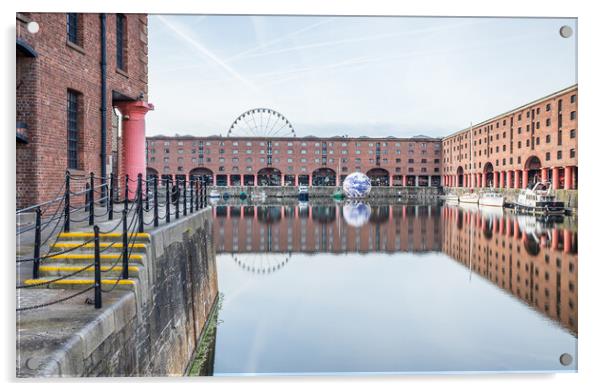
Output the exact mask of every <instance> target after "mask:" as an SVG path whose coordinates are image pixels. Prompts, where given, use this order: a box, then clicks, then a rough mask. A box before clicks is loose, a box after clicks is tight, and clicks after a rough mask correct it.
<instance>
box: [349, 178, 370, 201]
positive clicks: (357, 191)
mask: <svg viewBox="0 0 602 391" xmlns="http://www.w3.org/2000/svg"><path fill="white" fill-rule="evenodd" d="M370 189H372V185H371V184H370V178H368V177H367V176H366V175H365V174H362V173H361V172H354V173H353V174H349V175H348V176H347V177H346V178H345V180H344V181H343V191H344V192H345V195H346V196H347V197H349V198H362V197H367V196H368V194H370Z"/></svg>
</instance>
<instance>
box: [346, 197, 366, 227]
mask: <svg viewBox="0 0 602 391" xmlns="http://www.w3.org/2000/svg"><path fill="white" fill-rule="evenodd" d="M371 214H372V209H371V208H370V205H368V204H364V203H363V202H348V203H346V204H345V206H343V218H344V219H345V222H346V223H347V225H349V226H352V227H356V228H357V227H361V226H362V225H364V224H366V223H367V222H368V220H369V219H370V215H371Z"/></svg>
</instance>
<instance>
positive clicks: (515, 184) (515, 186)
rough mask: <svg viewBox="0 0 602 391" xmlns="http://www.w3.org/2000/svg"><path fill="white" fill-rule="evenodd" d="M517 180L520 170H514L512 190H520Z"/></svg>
mask: <svg viewBox="0 0 602 391" xmlns="http://www.w3.org/2000/svg"><path fill="white" fill-rule="evenodd" d="M519 178H520V170H514V188H515V189H520V182H519Z"/></svg>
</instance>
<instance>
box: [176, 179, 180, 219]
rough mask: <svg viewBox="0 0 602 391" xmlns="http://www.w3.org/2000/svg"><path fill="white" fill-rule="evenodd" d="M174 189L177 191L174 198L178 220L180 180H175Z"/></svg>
mask: <svg viewBox="0 0 602 391" xmlns="http://www.w3.org/2000/svg"><path fill="white" fill-rule="evenodd" d="M175 187H176V189H177V191H178V192H177V197H178V198H176V219H179V218H180V180H179V179H177V178H176V186H175Z"/></svg>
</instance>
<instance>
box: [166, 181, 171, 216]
mask: <svg viewBox="0 0 602 391" xmlns="http://www.w3.org/2000/svg"><path fill="white" fill-rule="evenodd" d="M170 182H171V177H168V178H167V188H166V189H165V221H166V222H167V223H169V222H170V221H171V191H170V189H171V184H170Z"/></svg>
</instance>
